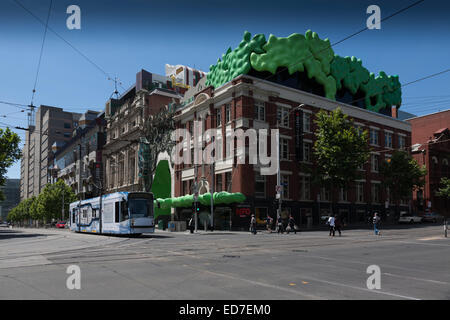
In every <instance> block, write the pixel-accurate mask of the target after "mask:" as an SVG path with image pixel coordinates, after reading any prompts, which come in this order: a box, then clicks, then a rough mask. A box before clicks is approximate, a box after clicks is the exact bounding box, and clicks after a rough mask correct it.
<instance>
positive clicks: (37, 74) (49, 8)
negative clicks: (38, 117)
mask: <svg viewBox="0 0 450 320" xmlns="http://www.w3.org/2000/svg"><path fill="white" fill-rule="evenodd" d="M52 4H53V0H50V5H49V7H48V13H47V20H46V21H45V29H44V36H43V37H42V45H41V51H40V53H39V62H38V65H37V70H36V77H35V79H34V86H33V95H32V97H31V106H32V105H33V101H34V95H35V93H36V85H37V81H38V77H39V70H40V68H41V60H42V53H43V52H44V44H45V38H46V36H47V29H48V21H49V20H50V12H51V10H52Z"/></svg>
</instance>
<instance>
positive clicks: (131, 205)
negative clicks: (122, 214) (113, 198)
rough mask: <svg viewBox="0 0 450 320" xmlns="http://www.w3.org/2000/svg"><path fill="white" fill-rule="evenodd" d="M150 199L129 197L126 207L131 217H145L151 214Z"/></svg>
mask: <svg viewBox="0 0 450 320" xmlns="http://www.w3.org/2000/svg"><path fill="white" fill-rule="evenodd" d="M151 204H152V202H151V200H149V199H137V198H133V199H129V200H128V209H129V212H130V217H131V218H146V217H149V216H150V215H151V212H152V211H151V209H152V208H151Z"/></svg>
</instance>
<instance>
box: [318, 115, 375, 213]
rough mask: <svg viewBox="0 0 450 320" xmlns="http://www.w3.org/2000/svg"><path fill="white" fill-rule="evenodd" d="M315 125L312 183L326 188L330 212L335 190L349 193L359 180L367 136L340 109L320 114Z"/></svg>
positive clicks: (365, 153)
mask: <svg viewBox="0 0 450 320" xmlns="http://www.w3.org/2000/svg"><path fill="white" fill-rule="evenodd" d="M315 123H316V124H317V130H316V137H317V140H316V142H315V144H314V148H313V150H314V160H315V163H316V166H315V168H314V176H315V182H316V183H319V184H320V185H321V186H325V187H328V188H329V190H330V195H331V200H332V210H333V206H334V201H335V194H336V193H335V191H336V190H338V189H337V188H344V189H348V187H349V185H350V184H351V183H352V182H353V181H355V180H356V179H358V178H359V177H360V173H359V170H358V168H359V167H360V166H362V165H363V164H364V163H366V162H367V160H368V158H369V154H370V149H369V146H368V143H367V140H368V133H367V131H359V130H358V129H357V128H356V127H355V125H354V123H353V120H352V119H350V118H349V117H348V116H347V115H345V114H344V113H343V112H342V110H341V109H340V108H337V109H335V110H334V111H332V112H327V111H325V110H321V111H320V112H319V113H317V116H316V120H315Z"/></svg>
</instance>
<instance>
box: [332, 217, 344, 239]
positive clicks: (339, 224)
mask: <svg viewBox="0 0 450 320" xmlns="http://www.w3.org/2000/svg"><path fill="white" fill-rule="evenodd" d="M342 225H343V222H342V219H341V216H340V215H338V216H336V218H335V219H334V226H335V227H334V228H335V229H336V230H337V231H338V232H339V237H340V236H341V228H342Z"/></svg>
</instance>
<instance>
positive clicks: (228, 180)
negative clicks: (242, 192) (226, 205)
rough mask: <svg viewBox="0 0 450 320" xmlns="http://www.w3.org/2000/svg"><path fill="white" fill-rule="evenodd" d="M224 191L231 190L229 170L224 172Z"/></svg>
mask: <svg viewBox="0 0 450 320" xmlns="http://www.w3.org/2000/svg"><path fill="white" fill-rule="evenodd" d="M228 189H229V190H228ZM225 191H228V192H231V171H228V172H225Z"/></svg>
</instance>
